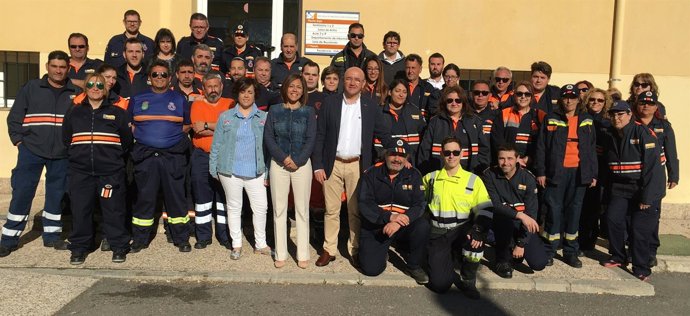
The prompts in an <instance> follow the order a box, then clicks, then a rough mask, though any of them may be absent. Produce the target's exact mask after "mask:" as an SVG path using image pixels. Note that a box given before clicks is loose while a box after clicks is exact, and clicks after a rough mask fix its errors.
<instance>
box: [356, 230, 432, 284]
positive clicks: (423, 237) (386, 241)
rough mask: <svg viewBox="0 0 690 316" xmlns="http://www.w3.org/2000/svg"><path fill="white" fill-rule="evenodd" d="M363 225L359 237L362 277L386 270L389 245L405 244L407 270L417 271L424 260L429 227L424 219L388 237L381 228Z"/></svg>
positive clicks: (375, 274)
mask: <svg viewBox="0 0 690 316" xmlns="http://www.w3.org/2000/svg"><path fill="white" fill-rule="evenodd" d="M366 226H367V225H363V226H362V228H361V230H360V236H359V264H360V268H361V270H362V273H364V275H368V276H377V275H379V274H381V273H382V272H383V271H384V270H385V269H386V258H387V257H388V250H389V248H390V246H391V243H393V242H394V241H395V242H396V243H397V244H398V245H400V243H406V244H407V245H406V247H405V248H406V249H409V255H408V256H406V257H405V262H406V264H407V268H408V269H418V268H420V267H421V264H422V262H423V260H424V255H425V254H426V246H427V244H428V243H429V231H430V229H431V226H430V225H429V221H428V220H427V219H426V218H419V219H417V220H415V221H413V222H411V223H410V224H409V225H407V226H403V227H400V229H399V230H398V231H397V232H396V233H395V234H393V236H391V237H388V235H386V234H385V233H384V232H383V227H377V228H373V227H372V228H369V227H366Z"/></svg>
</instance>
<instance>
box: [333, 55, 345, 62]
mask: <svg viewBox="0 0 690 316" xmlns="http://www.w3.org/2000/svg"><path fill="white" fill-rule="evenodd" d="M335 62H336V63H344V62H345V57H343V56H340V57H338V58H336V59H335Z"/></svg>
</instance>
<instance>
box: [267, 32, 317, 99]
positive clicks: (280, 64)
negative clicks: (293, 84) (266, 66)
mask: <svg viewBox="0 0 690 316" xmlns="http://www.w3.org/2000/svg"><path fill="white" fill-rule="evenodd" d="M308 61H309V59H308V58H305V57H300V55H299V52H298V46H297V35H295V34H294V33H285V34H283V37H281V38H280V55H279V56H278V58H275V59H273V60H272V61H271V83H272V84H273V87H275V89H276V90H278V89H280V87H281V86H282V85H283V80H285V78H287V76H288V75H289V74H293V73H295V74H298V73H300V72H301V71H302V67H303V66H304V65H305V64H306V63H307V62H308Z"/></svg>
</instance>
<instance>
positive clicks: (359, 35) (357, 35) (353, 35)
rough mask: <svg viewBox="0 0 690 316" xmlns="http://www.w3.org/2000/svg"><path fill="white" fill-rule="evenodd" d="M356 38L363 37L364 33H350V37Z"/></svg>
mask: <svg viewBox="0 0 690 316" xmlns="http://www.w3.org/2000/svg"><path fill="white" fill-rule="evenodd" d="M355 37H356V38H358V39H363V38H364V34H357V33H350V38H355Z"/></svg>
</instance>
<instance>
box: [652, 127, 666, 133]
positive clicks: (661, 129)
mask: <svg viewBox="0 0 690 316" xmlns="http://www.w3.org/2000/svg"><path fill="white" fill-rule="evenodd" d="M663 132H664V129H663V128H655V129H654V133H663Z"/></svg>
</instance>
